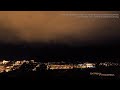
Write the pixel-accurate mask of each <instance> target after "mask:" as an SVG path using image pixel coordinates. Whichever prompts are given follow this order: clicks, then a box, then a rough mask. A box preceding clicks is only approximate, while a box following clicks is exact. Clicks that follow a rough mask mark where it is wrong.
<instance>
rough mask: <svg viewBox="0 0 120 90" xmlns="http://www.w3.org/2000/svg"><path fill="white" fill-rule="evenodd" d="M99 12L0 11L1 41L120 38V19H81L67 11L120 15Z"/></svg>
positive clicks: (78, 12) (100, 41)
mask: <svg viewBox="0 0 120 90" xmlns="http://www.w3.org/2000/svg"><path fill="white" fill-rule="evenodd" d="M119 13H120V12H114V11H113V12H112V11H110V12H106V11H104V12H100V11H91V12H90V11H88V12H85V11H84V12H83V11H74V12H72V11H37V12H35V11H33V12H32V11H22V12H21V11H13V12H12V11H8V12H7V11H5V12H2V11H1V12H0V42H1V43H2V42H5V43H20V42H28V43H33V42H47V43H49V42H51V41H53V42H60V43H70V44H73V43H75V42H78V43H81V44H83V43H85V44H94V43H105V42H107V41H111V42H112V41H115V40H120V25H119V24H120V19H119V18H80V17H77V16H69V15H68V16H67V15H64V14H119Z"/></svg>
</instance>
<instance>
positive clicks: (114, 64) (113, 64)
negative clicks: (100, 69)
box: [99, 62, 120, 67]
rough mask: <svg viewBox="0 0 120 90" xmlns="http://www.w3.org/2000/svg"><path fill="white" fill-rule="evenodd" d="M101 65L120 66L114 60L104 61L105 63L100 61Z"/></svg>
mask: <svg viewBox="0 0 120 90" xmlns="http://www.w3.org/2000/svg"><path fill="white" fill-rule="evenodd" d="M99 65H100V66H106V67H109V66H120V64H119V63H113V62H104V63H100V64H99Z"/></svg>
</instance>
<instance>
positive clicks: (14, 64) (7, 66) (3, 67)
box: [0, 60, 119, 73]
mask: <svg viewBox="0 0 120 90" xmlns="http://www.w3.org/2000/svg"><path fill="white" fill-rule="evenodd" d="M24 63H26V64H30V63H32V64H33V65H34V66H33V68H32V71H37V68H42V67H40V65H41V64H44V65H45V66H46V69H47V70H54V69H86V68H96V64H95V63H88V62H85V63H78V64H66V63H65V62H48V63H40V62H35V61H34V60H29V61H28V60H22V61H6V60H3V61H0V73H2V72H9V71H13V70H17V69H19V68H20V67H21V66H22V65H23V64H24ZM99 65H100V66H102V65H103V66H106V67H107V66H119V64H118V63H112V62H104V63H99ZM28 69H29V68H28Z"/></svg>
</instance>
